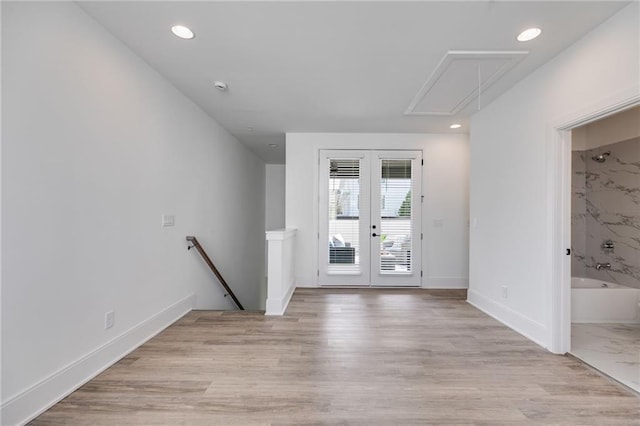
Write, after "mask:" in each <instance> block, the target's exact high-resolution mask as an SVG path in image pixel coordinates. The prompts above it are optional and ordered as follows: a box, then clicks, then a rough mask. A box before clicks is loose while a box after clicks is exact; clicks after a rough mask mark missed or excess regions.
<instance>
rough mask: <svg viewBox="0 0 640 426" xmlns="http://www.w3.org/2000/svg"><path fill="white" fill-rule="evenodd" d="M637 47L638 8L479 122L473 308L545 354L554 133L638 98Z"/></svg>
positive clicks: (474, 140)
mask: <svg viewBox="0 0 640 426" xmlns="http://www.w3.org/2000/svg"><path fill="white" fill-rule="evenodd" d="M543 37H544V34H543ZM541 42H543V40H542V39H541ZM639 43H640V37H639V32H638V3H637V2H636V3H634V4H632V5H630V6H628V7H626V8H625V9H623V10H622V11H620V12H619V13H618V14H616V15H615V16H613V17H612V18H611V19H609V20H608V21H606V22H605V23H603V24H602V25H601V26H599V27H598V28H596V29H595V30H593V31H592V32H591V33H589V34H587V35H586V36H585V37H584V38H582V39H581V40H580V41H578V42H577V43H575V44H574V45H573V46H571V47H570V48H568V49H567V50H565V51H564V52H563V53H561V54H560V55H559V56H557V57H556V58H554V59H553V60H552V61H550V62H548V63H547V64H545V65H544V66H542V67H541V68H539V69H538V70H537V71H536V72H534V73H533V74H531V75H530V76H529V77H527V78H526V79H524V80H522V81H521V82H520V83H518V84H517V85H516V86H515V87H513V88H512V89H511V90H509V91H508V92H507V93H505V94H504V95H502V96H501V97H500V98H498V99H497V100H496V101H494V102H493V103H491V104H490V105H488V106H486V107H485V108H483V110H481V111H480V112H478V113H477V114H475V115H474V116H473V117H472V123H471V222H472V228H471V251H470V285H469V300H470V301H471V302H472V303H474V304H475V305H476V306H479V307H480V308H482V309H484V310H485V311H487V312H489V313H490V314H492V315H494V316H495V317H497V318H498V319H500V320H501V321H503V322H505V323H507V324H509V325H510V326H512V327H513V328H515V329H516V330H518V331H520V332H521V333H523V334H525V335H527V336H529V337H530V338H531V339H533V340H534V341H536V342H538V343H540V344H541V345H543V346H547V347H549V346H550V344H551V339H552V330H551V315H552V311H551V290H552V288H551V282H552V281H553V276H552V262H553V259H552V250H553V247H552V238H553V235H552V232H553V231H552V230H553V226H552V217H553V215H552V213H553V208H554V207H553V199H551V194H552V192H551V190H552V187H551V185H550V181H551V179H550V176H552V174H553V173H554V167H555V166H554V161H555V158H554V154H553V153H554V152H555V149H556V147H555V146H554V144H555V141H554V136H555V131H554V125H556V123H561V122H563V121H564V120H565V118H566V117H570V116H579V115H580V114H581V113H582V112H586V111H591V110H594V108H596V106H597V107H598V108H600V107H604V106H605V105H609V104H614V103H616V102H619V101H621V100H622V99H627V98H629V97H633V96H634V95H637V94H638V81H639V80H638V79H639V76H640V73H639V67H638V65H639V59H640V58H639V50H640V49H639V47H640V46H639ZM474 221H476V226H475V227H474V226H473V223H474ZM503 285H505V286H508V298H506V299H505V298H503V297H502V288H501V287H502V286H503Z"/></svg>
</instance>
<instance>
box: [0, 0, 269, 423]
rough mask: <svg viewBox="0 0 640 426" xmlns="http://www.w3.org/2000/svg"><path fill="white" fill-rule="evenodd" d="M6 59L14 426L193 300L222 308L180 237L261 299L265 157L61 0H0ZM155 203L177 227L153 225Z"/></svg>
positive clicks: (5, 392)
mask: <svg viewBox="0 0 640 426" xmlns="http://www.w3.org/2000/svg"><path fill="white" fill-rule="evenodd" d="M2 65H3V66H2V89H3V92H2V106H3V109H2V124H3V126H2V151H3V152H2V154H3V155H2V228H3V231H4V232H3V235H2V253H3V265H2V266H3V268H2V372H3V375H2V397H3V400H2V401H3V408H4V410H3V418H2V424H3V425H10V424H13V423H16V422H18V421H21V420H23V419H24V418H25V417H29V416H30V415H32V414H34V413H36V412H37V411H38V410H40V409H42V408H43V406H46V404H48V403H51V402H55V400H56V398H58V397H60V396H62V394H64V393H65V392H67V391H69V390H71V389H72V388H73V386H74V385H77V384H78V383H80V382H82V381H83V380H86V379H87V378H88V377H89V376H90V375H91V374H93V373H95V372H96V371H98V370H100V369H101V368H103V367H104V366H105V365H107V364H108V363H109V362H112V361H114V360H115V359H117V357H118V356H120V355H122V354H123V353H126V352H127V351H129V350H131V349H132V348H133V347H134V346H135V344H136V343H139V341H140V340H144V339H145V338H147V337H149V335H151V334H153V333H154V332H157V331H158V330H159V329H161V328H162V327H164V326H166V325H167V324H168V323H169V322H171V321H172V320H173V319H175V317H176V316H179V315H181V314H182V313H184V312H185V311H186V310H188V309H190V308H191V307H192V306H193V305H194V304H195V307H197V308H205V307H206V308H223V309H225V308H230V302H229V301H228V299H225V298H223V297H222V291H221V290H220V289H219V285H218V284H217V283H216V282H215V281H214V278H213V276H212V275H211V274H210V272H209V271H208V270H207V269H206V267H205V265H204V263H203V262H202V261H201V259H200V258H199V257H198V255H197V253H195V252H194V251H190V252H189V251H187V250H186V246H187V244H186V242H185V236H186V235H196V236H197V237H198V238H199V239H200V241H201V243H202V244H203V245H204V247H205V248H206V249H207V250H208V251H209V254H210V255H211V257H212V258H213V260H214V261H215V262H216V264H217V265H218V266H219V268H220V270H221V272H222V273H223V275H224V276H225V278H226V279H227V281H228V282H229V283H230V285H231V286H232V287H233V288H234V289H236V290H237V294H238V297H239V299H240V300H241V302H243V303H244V304H245V305H246V306H247V307H249V308H252V307H257V306H258V304H259V301H258V293H259V292H258V285H259V283H260V281H261V280H262V279H263V277H264V170H265V169H264V163H263V162H262V161H261V160H259V159H258V158H257V157H256V156H255V155H254V154H252V153H251V152H250V151H249V150H247V149H246V148H245V147H244V146H243V145H241V144H240V143H239V142H238V141H237V140H236V139H235V138H233V137H232V136H231V135H229V134H228V133H227V132H226V131H225V130H224V129H222V128H221V127H220V126H219V125H218V124H217V123H216V122H215V121H214V120H213V119H211V118H210V117H209V116H207V115H206V114H205V113H204V112H203V111H201V110H200V109H199V108H198V107H197V106H196V105H195V104H193V103H192V102H191V101H189V100H187V99H186V98H185V97H184V96H183V95H182V94H181V93H180V92H178V91H177V90H176V89H175V88H174V87H173V86H172V85H170V84H169V83H168V82H167V81H166V80H165V79H163V78H162V77H161V76H160V75H159V74H158V73H156V72H155V71H153V70H152V69H151V68H150V67H149V66H148V65H147V64H146V63H145V62H144V61H142V60H141V59H140V58H139V57H137V56H136V55H134V54H133V53H132V52H131V51H130V50H128V49H127V48H126V47H125V46H124V45H123V44H122V43H120V42H119V41H118V40H116V39H115V38H114V37H112V36H111V35H110V34H109V33H108V32H107V31H106V30H105V29H103V27H101V26H100V25H98V24H97V23H96V22H95V21H94V20H93V19H91V18H90V17H88V16H87V15H86V14H85V13H84V12H83V11H82V10H80V9H79V8H78V7H77V6H76V5H75V4H73V3H54V2H45V3H7V2H3V3H2ZM163 212H164V213H170V214H175V215H176V226H175V227H173V228H164V229H163V228H161V227H160V215H161V213H163ZM194 294H195V295H196V300H195V302H194V298H193V295H194ZM109 310H114V311H115V327H113V328H112V329H109V330H105V329H104V317H105V312H106V311H109ZM117 338H119V339H118V340H117ZM125 343H126V344H125ZM65 367H69V369H68V370H64V371H63V369H64V368H65ZM47 379H49V380H47Z"/></svg>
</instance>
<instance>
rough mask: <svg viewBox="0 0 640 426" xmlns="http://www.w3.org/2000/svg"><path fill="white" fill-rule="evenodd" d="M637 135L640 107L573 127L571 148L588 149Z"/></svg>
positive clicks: (639, 122) (639, 130)
mask: <svg viewBox="0 0 640 426" xmlns="http://www.w3.org/2000/svg"><path fill="white" fill-rule="evenodd" d="M639 79H640V77H639ZM637 137H640V107H636V108H631V109H628V110H626V111H622V112H620V113H618V114H614V115H612V116H609V117H606V118H603V119H601V120H598V121H595V122H593V123H589V124H586V125H584V126H581V127H577V128H575V129H573V130H572V131H571V149H572V150H573V151H586V150H588V149H594V148H598V147H601V146H603V145H610V144H612V143H616V142H621V141H625V140H628V139H633V138H637Z"/></svg>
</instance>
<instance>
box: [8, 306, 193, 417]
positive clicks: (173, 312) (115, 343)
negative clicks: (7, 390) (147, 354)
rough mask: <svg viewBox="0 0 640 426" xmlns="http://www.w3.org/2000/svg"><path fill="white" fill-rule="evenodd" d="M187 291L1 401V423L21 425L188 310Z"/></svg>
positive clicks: (189, 309)
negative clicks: (126, 328) (175, 299)
mask: <svg viewBox="0 0 640 426" xmlns="http://www.w3.org/2000/svg"><path fill="white" fill-rule="evenodd" d="M194 300H195V295H194V294H190V295H189V296H187V297H185V298H184V299H182V300H179V301H177V302H176V303H174V304H173V305H171V306H169V307H167V308H165V309H163V310H162V311H160V312H158V313H157V314H155V315H153V316H152V317H150V318H147V319H146V320H144V321H142V322H141V323H139V324H138V325H136V326H134V327H132V328H130V329H129V330H127V331H126V332H124V333H123V334H121V335H120V336H118V337H115V338H114V339H112V340H111V341H109V342H107V343H105V344H104V345H102V346H100V347H99V348H97V349H95V350H93V351H92V352H90V353H88V354H87V355H85V356H83V357H82V358H79V359H77V360H76V361H74V362H72V363H71V364H69V365H67V366H66V367H64V368H62V369H60V370H58V371H57V372H55V373H53V374H51V375H50V376H49V377H47V378H45V379H44V380H42V381H40V382H39V383H36V384H35V385H33V386H31V387H30V388H28V389H26V390H25V391H23V392H21V393H19V394H17V395H15V396H13V397H11V398H9V399H8V400H7V401H5V402H3V403H2V419H1V420H2V421H1V424H2V425H4V426H9V425H22V424H25V423H27V422H29V421H31V420H33V419H34V418H35V417H37V416H38V415H40V414H42V413H43V412H45V411H46V410H47V409H49V408H50V407H52V406H53V405H55V404H56V403H57V402H58V401H60V400H61V399H63V398H64V397H66V396H67V395H69V394H70V393H72V392H73V391H75V390H76V389H78V388H79V387H80V386H82V385H83V384H85V383H87V382H88V381H89V380H91V379H93V378H94V377H95V376H97V375H98V374H100V373H101V372H103V371H104V370H106V369H107V368H109V367H110V366H112V365H113V364H115V363H116V362H117V361H119V360H120V359H122V358H123V357H124V356H125V355H127V354H128V353H130V352H132V351H133V350H134V349H136V348H138V347H139V346H140V345H142V344H143V343H144V342H146V341H147V340H149V339H151V338H152V337H153V336H155V335H156V334H158V333H160V332H161V331H162V330H164V329H165V328H167V327H168V326H169V325H171V324H173V323H174V322H175V321H177V320H178V319H179V318H181V317H182V316H184V315H185V314H186V313H188V312H189V311H191V309H192V308H193V305H194Z"/></svg>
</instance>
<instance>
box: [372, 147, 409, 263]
mask: <svg viewBox="0 0 640 426" xmlns="http://www.w3.org/2000/svg"><path fill="white" fill-rule="evenodd" d="M411 164H412V160H411V159H382V160H380V167H381V168H382V169H381V172H382V173H381V178H380V200H379V201H380V271H379V272H380V273H381V274H406V273H409V272H411V268H412V262H411V247H412V246H411V244H412V241H411V236H412V214H411V210H412V201H411V175H412V174H411Z"/></svg>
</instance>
